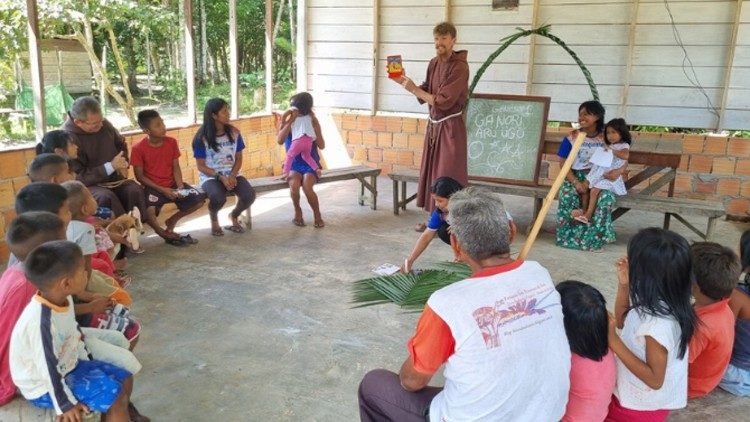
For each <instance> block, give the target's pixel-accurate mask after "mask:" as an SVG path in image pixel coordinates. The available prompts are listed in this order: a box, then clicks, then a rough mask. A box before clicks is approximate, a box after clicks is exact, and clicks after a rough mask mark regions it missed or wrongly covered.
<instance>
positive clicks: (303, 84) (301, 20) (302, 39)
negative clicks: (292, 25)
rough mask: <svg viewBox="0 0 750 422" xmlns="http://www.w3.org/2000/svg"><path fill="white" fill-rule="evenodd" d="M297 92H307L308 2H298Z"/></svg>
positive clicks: (298, 0)
mask: <svg viewBox="0 0 750 422" xmlns="http://www.w3.org/2000/svg"><path fill="white" fill-rule="evenodd" d="M297 91H307V1H306V0H297Z"/></svg>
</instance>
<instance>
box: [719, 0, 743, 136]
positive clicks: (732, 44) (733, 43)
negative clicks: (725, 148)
mask: <svg viewBox="0 0 750 422" xmlns="http://www.w3.org/2000/svg"><path fill="white" fill-rule="evenodd" d="M741 18H742V0H737V9H736V10H735V13H734V25H733V26H732V35H731V38H730V40H729V54H728V55H727V68H726V72H725V73H724V89H723V90H722V92H721V108H720V109H719V121H718V122H717V123H716V131H717V132H721V131H722V130H723V129H724V122H725V121H726V116H725V115H726V112H727V100H728V99H729V85H730V83H731V82H732V68H733V67H734V53H735V51H737V32H738V31H739V28H740V20H741Z"/></svg>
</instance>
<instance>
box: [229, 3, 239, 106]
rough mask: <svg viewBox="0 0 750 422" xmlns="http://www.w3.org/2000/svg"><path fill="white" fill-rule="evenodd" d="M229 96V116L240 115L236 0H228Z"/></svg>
mask: <svg viewBox="0 0 750 422" xmlns="http://www.w3.org/2000/svg"><path fill="white" fill-rule="evenodd" d="M229 96H230V97H231V103H232V110H231V112H230V117H231V118H232V120H236V119H238V118H239V117H240V75H239V55H238V49H237V0H229Z"/></svg>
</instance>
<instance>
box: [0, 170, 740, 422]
mask: <svg viewBox="0 0 750 422" xmlns="http://www.w3.org/2000/svg"><path fill="white" fill-rule="evenodd" d="M379 184H380V195H379V198H378V199H379V201H378V202H379V209H378V210H377V211H372V210H371V209H370V208H369V207H360V206H358V205H357V202H356V198H357V194H358V188H359V187H358V184H357V183H356V182H354V181H345V182H337V183H332V184H327V185H321V186H319V187H317V190H318V192H319V196H320V198H321V203H322V210H323V217H324V219H325V221H326V224H327V225H326V227H325V228H323V229H315V228H313V227H312V226H311V225H309V226H307V227H302V228H300V227H296V226H294V225H292V224H291V218H292V206H291V203H290V201H289V199H288V192H287V191H286V190H284V191H277V192H272V193H269V194H265V195H263V196H261V197H260V198H259V199H258V201H257V202H256V205H255V206H254V207H253V230H252V231H250V232H248V233H245V234H243V235H237V234H233V233H229V232H227V233H226V235H225V236H224V237H223V238H214V237H212V236H211V235H210V232H209V230H208V218H207V217H206V216H205V215H203V216H201V217H199V218H196V219H194V220H192V221H189V222H187V223H186V224H185V225H184V226H182V227H181V229H182V230H183V231H186V232H190V233H191V234H192V235H193V237H196V238H198V239H200V243H199V244H198V245H195V246H193V247H187V248H177V247H173V246H168V245H165V244H164V243H163V242H161V241H160V240H159V239H158V238H153V237H151V238H148V239H145V240H144V246H145V247H146V248H147V252H146V253H144V254H142V255H138V256H135V257H133V258H132V259H131V267H130V268H129V272H130V273H131V275H132V276H133V279H134V281H133V284H132V287H130V288H129V289H130V290H131V292H132V295H133V297H134V299H135V304H134V306H133V309H132V311H133V314H134V315H136V316H137V317H138V318H140V319H141V321H142V323H143V325H144V331H143V334H142V336H141V340H140V343H139V345H138V347H137V349H136V354H137V356H138V357H139V358H140V360H141V362H142V363H143V371H142V372H141V373H140V374H139V375H138V376H137V378H136V389H135V393H134V397H133V401H134V402H135V403H136V404H137V405H138V407H139V409H140V410H141V411H142V412H143V413H144V414H146V415H149V416H151V417H152V418H153V419H154V420H155V421H163V420H169V421H177V420H180V421H182V420H191V421H207V420H213V421H291V420H304V421H355V420H358V410H357V397H356V392H357V386H358V383H359V380H360V379H361V377H362V376H363V375H364V374H365V372H367V371H368V370H370V369H373V368H377V367H384V368H389V369H397V368H398V367H399V365H400V364H401V362H402V361H403V359H404V358H405V357H406V349H405V343H406V341H407V339H408V338H409V336H410V335H411V334H412V332H413V329H414V326H415V323H416V320H417V315H416V314H409V313H404V312H402V311H400V310H399V309H398V308H396V307H394V306H390V305H382V306H376V307H371V308H365V309H352V308H351V305H350V303H349V301H350V293H349V288H350V283H351V282H352V281H353V280H357V279H360V278H364V277H368V276H370V275H371V272H370V270H371V269H372V268H374V267H376V266H378V265H380V264H382V263H384V262H390V263H394V264H396V263H398V262H400V261H401V260H402V259H403V258H404V257H405V256H406V255H407V254H408V253H409V251H410V250H411V247H412V246H413V243H414V242H415V241H416V239H417V236H418V234H417V233H415V232H414V231H413V230H412V227H413V226H414V224H415V223H416V222H417V221H419V220H424V219H425V217H426V214H425V213H423V212H421V211H417V210H415V208H414V206H413V204H412V205H411V208H410V209H409V210H407V211H406V213H405V214H401V215H399V216H394V215H393V213H392V211H391V209H392V208H391V198H392V194H391V183H390V180H389V179H387V178H381V179H380V180H379ZM412 189H414V187H412ZM303 203H304V199H303ZM305 205H306V204H305ZM506 205H507V206H508V209H509V210H510V211H511V212H512V214H513V215H514V218H515V220H516V222H517V223H518V224H519V225H520V226H521V232H525V229H526V226H527V225H528V224H529V220H530V218H531V215H530V214H531V206H532V204H531V200H529V199H527V198H519V197H507V202H506ZM304 209H305V217H306V218H305V219H306V221H307V222H308V224H309V223H310V222H311V221H312V216H311V213H310V212H309V208H306V207H304ZM552 212H553V213H554V209H553V211H552ZM661 220H662V217H661V215H657V214H652V213H637V212H630V213H629V214H627V215H625V216H624V217H623V218H621V219H620V220H618V221H617V222H616V223H615V227H616V230H617V233H618V240H617V242H616V243H615V244H613V245H609V246H608V247H607V248H606V249H605V251H604V252H603V253H598V254H593V253H584V252H576V251H570V250H565V249H561V248H557V247H555V246H554V239H553V237H552V235H551V234H550V233H551V232H552V231H553V229H554V223H553V220H552V219H551V218H549V217H548V218H547V222H546V225H545V232H544V233H542V235H541V237H540V238H539V239H538V240H537V243H536V244H535V246H534V248H533V249H532V253H531V257H530V258H531V259H534V260H538V261H540V262H541V263H542V264H543V265H544V266H546V267H547V268H548V269H549V271H550V273H551V274H552V277H553V279H554V280H555V281H562V280H566V279H577V280H582V281H586V282H589V283H591V284H593V285H595V286H596V287H598V288H599V289H600V290H601V291H602V292H603V293H604V295H605V297H606V298H607V300H608V301H609V303H610V304H611V303H612V302H613V300H614V293H615V286H616V278H615V273H614V267H613V266H614V261H615V259H616V258H617V257H619V256H621V255H623V254H624V253H625V247H626V244H627V241H628V239H629V237H630V236H632V234H634V233H635V232H636V231H637V229H638V227H642V226H649V225H660V224H661ZM691 221H693V222H694V224H703V225H705V221H701V220H700V219H695V220H692V219H691ZM748 227H749V226H748V225H747V224H744V225H743V224H739V223H728V222H721V223H720V224H719V228H718V236H717V238H718V239H721V240H722V242H723V243H725V244H726V245H729V246H732V247H736V245H737V244H738V241H739V237H740V234H741V232H742V230H745V229H747V228H748ZM673 228H674V229H676V231H678V232H679V233H681V234H683V235H685V236H687V237H688V238H689V239H696V236H694V235H692V234H691V232H689V231H688V230H687V229H685V228H683V227H681V226H680V225H679V223H675V224H674V227H673ZM178 229H180V228H179V227H178ZM524 240H525V239H524V237H523V236H521V237H520V238H519V239H518V240H517V241H516V244H515V245H514V250H516V251H517V250H518V249H520V247H521V245H522V244H523V241H524ZM451 258H452V254H451V251H450V249H449V248H448V247H446V246H445V245H443V244H442V243H441V242H433V244H432V245H431V246H430V248H429V249H428V250H427V251H426V252H425V254H424V255H423V257H422V258H421V259H420V260H419V261H418V265H417V267H422V266H428V265H429V264H430V263H434V262H438V261H441V260H449V259H451ZM435 382H436V383H442V378H441V377H436V380H435ZM748 412H750V399H741V398H735V397H733V396H730V395H729V394H727V393H724V392H722V391H718V392H715V393H713V394H712V395H710V396H709V397H707V398H705V399H702V400H698V401H694V402H691V403H690V405H689V407H688V409H687V410H683V411H681V412H675V413H674V414H673V416H672V418H670V420H674V421H688V420H689V421H709V420H717V421H718V420H721V421H744V420H747V413H748ZM743 415H745V416H743ZM0 420H3V418H2V417H0Z"/></svg>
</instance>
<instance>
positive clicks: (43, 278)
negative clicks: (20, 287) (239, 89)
mask: <svg viewBox="0 0 750 422" xmlns="http://www.w3.org/2000/svg"><path fill="white" fill-rule="evenodd" d="M23 265H24V271H25V273H26V278H28V279H29V281H31V284H33V285H34V286H35V287H36V288H38V289H39V290H41V291H45V290H48V289H49V288H50V287H51V286H52V284H53V283H54V282H55V281H57V280H59V279H60V278H62V277H66V276H72V275H73V274H75V272H76V270H78V268H79V267H80V266H81V265H83V253H82V252H81V248H80V247H78V245H76V244H75V243H73V242H70V241H67V240H53V241H51V242H47V243H43V244H41V245H40V246H37V247H36V248H35V249H34V250H33V251H31V253H29V256H28V257H27V258H26V261H24V263H23Z"/></svg>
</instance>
